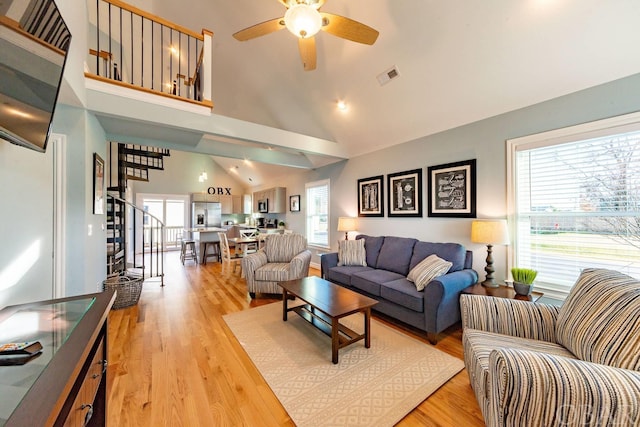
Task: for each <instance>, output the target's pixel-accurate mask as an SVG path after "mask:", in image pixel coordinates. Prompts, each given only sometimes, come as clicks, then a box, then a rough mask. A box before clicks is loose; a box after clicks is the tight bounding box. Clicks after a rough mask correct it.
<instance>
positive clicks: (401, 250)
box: [376, 236, 417, 276]
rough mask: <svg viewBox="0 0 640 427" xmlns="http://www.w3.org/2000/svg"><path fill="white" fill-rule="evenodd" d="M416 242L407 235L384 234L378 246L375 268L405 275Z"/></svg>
mask: <svg viewBox="0 0 640 427" xmlns="http://www.w3.org/2000/svg"><path fill="white" fill-rule="evenodd" d="M416 242H417V240H416V239H410V238H408V237H393V236H386V237H385V238H384V243H383V244H382V248H380V254H379V255H378V261H377V263H376V268H378V269H382V270H388V271H393V272H394V273H399V274H402V275H403V276H406V275H407V274H408V273H409V263H410V262H411V254H412V253H413V246H414V245H415V244H416Z"/></svg>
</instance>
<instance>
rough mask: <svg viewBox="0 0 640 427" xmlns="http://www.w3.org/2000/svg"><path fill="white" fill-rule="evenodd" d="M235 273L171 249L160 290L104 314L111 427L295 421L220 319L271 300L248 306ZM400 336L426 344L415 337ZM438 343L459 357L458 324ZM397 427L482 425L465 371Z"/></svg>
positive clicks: (150, 286) (152, 286) (150, 289)
mask: <svg viewBox="0 0 640 427" xmlns="http://www.w3.org/2000/svg"><path fill="white" fill-rule="evenodd" d="M239 270H240V269H239V268H238V269H237V271H236V272H235V273H234V272H232V271H231V269H228V268H227V269H222V268H221V265H220V264H219V263H214V262H210V263H208V264H206V265H204V266H202V265H194V263H193V262H191V261H187V265H186V266H183V265H182V264H181V263H180V261H179V259H178V254H177V253H175V252H174V253H169V254H168V255H167V257H166V261H165V286H164V287H163V288H161V287H160V285H159V283H153V282H148V283H145V285H144V289H143V292H142V296H141V298H140V302H139V303H138V304H137V305H136V306H133V307H130V308H125V309H121V310H113V311H111V313H110V315H109V368H108V393H109V397H108V410H107V412H108V425H109V426H134V425H141V426H292V425H294V424H293V422H292V421H291V419H290V418H289V416H288V415H287V412H286V411H285V410H284V408H283V407H282V405H281V404H280V402H279V401H278V400H277V399H276V397H275V395H274V394H273V393H272V392H271V390H270V389H269V386H268V385H267V384H266V382H265V381H264V380H263V379H262V377H261V376H260V373H259V372H258V371H257V370H256V369H255V368H254V366H253V364H252V362H251V360H250V359H249V358H248V357H247V355H246V354H245V353H244V350H242V348H241V347H240V345H239V344H238V342H237V341H236V339H235V337H234V336H233V334H232V333H231V331H230V330H229V328H228V327H227V325H226V324H225V322H224V321H223V320H222V316H223V315H224V314H227V313H232V312H236V311H240V310H247V309H250V308H251V307H255V306H258V305H262V304H268V303H272V302H275V301H279V300H278V299H276V298H275V297H272V298H258V299H256V300H253V301H252V300H251V299H250V298H249V296H248V295H247V293H246V285H245V281H244V279H241V278H240V272H239ZM310 273H311V274H315V275H319V272H318V271H317V270H313V269H312V270H311V271H310ZM377 318H378V319H379V320H380V318H379V317H377ZM382 320H383V321H384V319H382ZM385 323H386V324H390V323H389V322H386V321H385ZM391 326H394V325H391ZM402 330H403V331H405V332H406V333H408V334H409V335H412V336H414V337H415V338H418V339H420V340H421V341H424V342H425V343H427V344H428V341H427V340H426V339H425V338H424V337H423V336H421V335H420V334H418V333H417V332H411V331H406V329H402ZM428 345H430V344H428ZM436 347H437V348H438V349H440V350H442V351H445V352H447V353H449V354H451V355H453V356H455V357H458V358H460V359H462V344H461V331H460V330H459V328H455V327H454V328H451V330H450V331H447V333H446V334H445V335H444V336H443V337H442V338H441V340H440V342H439V343H438V344H437V346H436ZM398 425H400V426H414V425H427V426H482V425H484V423H483V421H482V416H481V413H480V408H479V407H478V404H477V402H476V399H475V397H474V395H473V392H472V390H471V387H470V385H469V378H468V376H467V373H466V370H463V371H462V372H460V373H459V374H458V375H456V376H455V377H453V378H452V379H451V380H450V381H449V382H447V383H446V384H445V385H444V386H442V387H441V388H440V389H439V390H438V391H436V392H435V393H434V394H432V395H431V396H430V397H429V398H428V399H427V400H425V401H424V402H423V403H422V404H421V405H420V406H419V407H418V408H416V409H415V410H413V411H412V412H411V413H410V414H408V415H407V416H406V417H405V418H404V419H403V420H402V421H401V422H400V423H399V424H398Z"/></svg>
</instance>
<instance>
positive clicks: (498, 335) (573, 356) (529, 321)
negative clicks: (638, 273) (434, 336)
mask: <svg viewBox="0 0 640 427" xmlns="http://www.w3.org/2000/svg"><path fill="white" fill-rule="evenodd" d="M460 309H461V314H462V325H463V328H464V332H463V338H462V340H463V346H464V359H465V366H466V368H467V372H468V374H469V379H470V382H471V387H472V388H473V391H474V393H475V395H476V399H477V400H478V403H479V404H480V409H481V410H482V414H483V417H484V420H485V423H486V424H487V426H491V427H493V426H561V425H564V426H570V425H571V426H574V425H580V426H596V425H597V426H622V425H624V426H631V425H633V426H640V403H639V400H640V372H639V371H640V282H639V281H637V280H635V279H633V278H631V277H629V276H626V275H624V274H621V273H618V272H615V271H611V270H603V269H585V270H584V271H583V272H582V274H581V275H580V277H579V278H578V280H577V282H576V284H575V286H574V287H573V289H572V290H571V293H570V294H569V296H568V297H567V300H566V301H565V303H564V305H563V306H562V307H555V306H550V305H545V304H537V303H536V304H533V303H529V302H525V301H518V300H510V299H498V298H492V297H484V296H477V295H461V298H460Z"/></svg>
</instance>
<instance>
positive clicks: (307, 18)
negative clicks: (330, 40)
mask: <svg viewBox="0 0 640 427" xmlns="http://www.w3.org/2000/svg"><path fill="white" fill-rule="evenodd" d="M284 23H285V25H286V26H287V29H288V30H289V31H291V33H292V34H294V35H295V36H296V37H300V38H302V39H304V38H308V37H313V36H314V35H316V34H317V32H318V31H320V27H322V16H321V15H320V12H318V10H317V9H316V8H314V7H313V6H309V5H306V4H304V3H301V4H296V5H293V6H291V7H290V8H289V9H288V10H287V13H285V14H284Z"/></svg>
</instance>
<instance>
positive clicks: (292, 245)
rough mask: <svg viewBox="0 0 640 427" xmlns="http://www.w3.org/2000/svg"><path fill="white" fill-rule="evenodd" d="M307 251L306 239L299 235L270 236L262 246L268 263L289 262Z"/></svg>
mask: <svg viewBox="0 0 640 427" xmlns="http://www.w3.org/2000/svg"><path fill="white" fill-rule="evenodd" d="M305 249H307V238H306V237H304V236H303V235H301V234H296V233H293V234H270V235H269V236H267V238H266V240H265V245H264V252H265V254H266V255H267V260H268V262H290V261H291V260H292V259H293V257H295V256H296V255H298V254H299V253H300V252H302V251H304V250H305Z"/></svg>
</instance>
